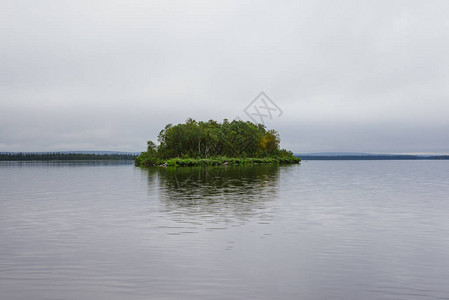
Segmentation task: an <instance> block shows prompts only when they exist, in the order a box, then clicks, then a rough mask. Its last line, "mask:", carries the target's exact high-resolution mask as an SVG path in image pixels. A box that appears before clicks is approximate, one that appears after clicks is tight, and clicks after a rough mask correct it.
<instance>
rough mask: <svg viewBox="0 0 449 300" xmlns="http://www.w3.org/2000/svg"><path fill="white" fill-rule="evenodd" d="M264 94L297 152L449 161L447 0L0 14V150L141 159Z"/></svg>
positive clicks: (95, 7) (275, 122)
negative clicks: (176, 127) (173, 136)
mask: <svg viewBox="0 0 449 300" xmlns="http://www.w3.org/2000/svg"><path fill="white" fill-rule="evenodd" d="M261 91H264V92H265V93H266V94H267V95H268V96H269V97H270V98H271V99H272V100H273V102H274V103H275V104H276V105H277V106H278V107H279V108H280V110H282V115H281V116H279V113H280V111H278V112H273V117H272V119H271V120H270V119H269V118H265V119H264V123H265V124H266V125H267V127H268V128H274V129H276V130H278V131H279V133H280V134H281V138H282V146H283V147H285V148H288V149H290V150H293V151H294V152H295V153H306V152H324V151H357V152H376V153H449V117H448V116H449V1H432V0H425V1H411V0H407V1H391V0H389V1H360V0H357V1H316V0H314V1H298V0H295V1H241V0H240V1H211V0H205V1H192V0H190V1H167V0H163V1H162V0H161V1H149V0H144V1H130V0H124V1H111V0H104V1H93V0H89V1H61V0H56V1H41V0H32V1H21V0H11V1H9V0H0V151H58V150H59V151H62V150H120V151H143V150H144V149H145V147H146V141H147V140H149V139H153V140H156V136H157V134H158V133H159V131H160V130H161V129H162V128H163V127H164V126H165V124H167V123H179V122H183V121H185V120H186V119H187V118H188V117H192V118H194V119H197V120H209V119H216V120H222V119H223V118H228V119H234V118H236V117H239V118H241V119H243V120H249V117H248V116H247V115H246V114H245V112H244V109H245V107H247V106H248V105H249V104H250V103H251V102H252V101H253V99H254V98H255V97H256V96H257V95H258V94H259V93H260V92H261ZM253 104H254V105H256V106H257V105H258V103H257V101H256V102H255V103H253ZM254 105H252V106H251V107H250V109H251V108H253V106H254Z"/></svg>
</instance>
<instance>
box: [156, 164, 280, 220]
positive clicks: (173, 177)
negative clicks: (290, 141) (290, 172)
mask: <svg viewBox="0 0 449 300" xmlns="http://www.w3.org/2000/svg"><path fill="white" fill-rule="evenodd" d="M279 170H280V166H277V165H257V166H226V167H220V166H218V167H194V168H150V169H148V173H149V181H150V182H152V181H153V178H154V177H155V176H157V177H158V179H159V180H158V183H159V193H160V195H159V199H160V201H161V202H162V203H163V204H164V207H165V209H166V211H165V212H166V213H169V214H171V215H172V216H174V218H176V220H177V221H179V222H189V223H191V222H192V221H194V222H197V223H198V222H201V223H203V222H206V223H214V224H224V223H227V224H234V223H235V222H238V223H245V222H246V221H248V219H249V218H252V217H254V216H258V217H259V218H260V219H259V222H269V220H270V219H271V210H272V207H271V208H270V209H267V208H266V205H265V204H266V202H268V201H272V200H273V199H276V193H277V191H278V183H279ZM186 218H187V219H186Z"/></svg>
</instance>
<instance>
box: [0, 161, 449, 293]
mask: <svg viewBox="0 0 449 300" xmlns="http://www.w3.org/2000/svg"><path fill="white" fill-rule="evenodd" d="M448 216H449V161H309V162H302V163H301V164H300V165H292V166H274V165H259V166H248V167H233V166H226V167H209V168H178V169H173V168H162V167H160V168H151V169H140V168H136V167H134V166H133V165H132V163H127V162H76V163H73V162H72V163H70V162H2V163H0V295H1V299H8V300H14V299H27V300H28V299H33V300H36V299H46V300H47V299H96V300H98V299H108V300H111V299H112V300H113V299H131V300H133V299H345V300H348V299H357V300H360V299H408V300H410V299H449V285H448V282H449V217H448Z"/></svg>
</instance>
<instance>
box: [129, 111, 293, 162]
mask: <svg viewBox="0 0 449 300" xmlns="http://www.w3.org/2000/svg"><path fill="white" fill-rule="evenodd" d="M158 142H159V145H156V144H155V143H154V142H152V141H148V143H147V145H148V148H147V151H145V152H142V154H141V155H139V156H138V157H136V159H135V165H136V166H207V165H242V164H260V163H271V164H293V163H299V162H300V161H301V160H300V159H299V158H298V157H295V156H294V155H293V153H292V152H291V151H287V150H285V149H280V136H279V134H278V133H277V132H276V131H275V130H267V129H266V127H265V126H264V125H263V124H254V123H251V122H245V121H240V120H234V121H231V122H229V121H228V120H227V119H225V120H223V122H222V123H219V122H217V121H214V120H209V121H207V122H202V121H200V122H197V121H195V120H192V119H191V118H189V119H188V120H187V121H186V122H185V123H183V124H177V125H173V124H168V125H166V126H165V128H164V129H163V130H162V131H161V132H160V133H159V135H158Z"/></svg>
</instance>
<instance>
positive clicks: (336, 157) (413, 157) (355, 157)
mask: <svg viewBox="0 0 449 300" xmlns="http://www.w3.org/2000/svg"><path fill="white" fill-rule="evenodd" d="M301 159H302V160H422V159H426V160H430V159H439V160H443V159H449V155H431V156H428V155H301Z"/></svg>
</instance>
